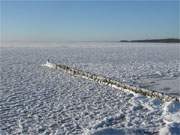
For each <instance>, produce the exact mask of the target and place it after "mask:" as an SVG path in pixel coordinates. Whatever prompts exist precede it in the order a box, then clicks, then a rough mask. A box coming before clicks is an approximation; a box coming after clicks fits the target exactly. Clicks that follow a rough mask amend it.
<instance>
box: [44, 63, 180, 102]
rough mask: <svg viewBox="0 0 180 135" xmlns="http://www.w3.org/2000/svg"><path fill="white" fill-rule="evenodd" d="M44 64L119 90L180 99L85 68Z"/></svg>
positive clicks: (162, 98)
mask: <svg viewBox="0 0 180 135" xmlns="http://www.w3.org/2000/svg"><path fill="white" fill-rule="evenodd" d="M44 66H47V67H50V68H54V69H59V70H63V71H64V72H66V73H69V74H71V75H73V76H76V77H81V78H84V79H88V80H92V81H95V82H97V83H99V84H103V85H107V86H110V87H113V88H115V89H119V90H123V91H130V92H134V93H138V94H141V95H144V96H148V97H153V98H158V99H160V100H163V101H170V100H172V99H175V100H178V101H179V99H178V98H177V97H174V96H170V95H166V94H165V93H161V92H157V91H153V90H147V89H144V88H139V87H134V86H130V85H128V84H125V83H122V82H119V81H117V80H113V79H111V78H108V77H105V76H102V75H97V74H92V73H90V72H85V71H83V70H79V69H75V68H72V67H70V66H67V65H63V64H52V63H49V62H47V63H46V64H45V65H44Z"/></svg>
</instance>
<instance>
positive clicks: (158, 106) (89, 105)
mask: <svg viewBox="0 0 180 135" xmlns="http://www.w3.org/2000/svg"><path fill="white" fill-rule="evenodd" d="M8 46H9V47H2V48H1V50H0V65H1V69H0V73H1V75H0V77H1V79H0V134H2V135H3V134H34V135H36V134H56V135H61V134H84V135H89V134H93V135H107V134H108V135H109V134H114V135H117V134H120V135H121V134H127V135H129V134H133V135H134V134H137V135H141V134H150V135H151V134H161V135H164V134H173V135H176V134H177V135H178V134H180V103H179V102H177V101H171V102H166V103H163V102H162V101H160V100H158V99H152V98H148V97H144V96H141V95H138V94H133V93H127V92H123V91H120V90H116V89H113V88H111V87H108V86H104V85H99V84H97V83H95V82H93V81H89V80H85V79H82V78H78V77H73V76H71V75H69V74H67V73H64V72H62V71H59V70H55V69H50V68H47V67H42V66H41V65H42V64H44V63H45V62H46V60H47V59H50V61H51V62H52V63H59V64H66V65H69V66H71V67H75V68H77V69H82V70H84V71H89V72H91V73H96V74H100V75H103V76H107V77H110V78H113V79H116V80H119V81H122V82H125V83H127V84H130V85H133V86H138V87H143V88H147V89H153V90H157V91H161V92H165V93H167V94H170V95H175V96H177V97H179V96H180V88H179V79H180V67H179V64H180V54H179V53H180V46H179V45H178V44H150V43H146V44H144V43H137V44H136V43H133V44H132V43H94V42H91V43H90V42H89V43H83V42H82V43H68V44H67V43H59V44H58V43H57V44H54V43H53V44H50V43H49V44H47V45H44V44H30V45H26V46H29V47H25V48H24V47H22V46H23V45H22V46H21V45H18V44H10V45H8Z"/></svg>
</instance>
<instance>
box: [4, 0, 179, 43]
mask: <svg viewBox="0 0 180 135" xmlns="http://www.w3.org/2000/svg"><path fill="white" fill-rule="evenodd" d="M178 10H179V1H178V0H177V1H174V0H172V1H167V0H164V1H163V0H160V1H155V0H153V1H145V0H143V1H140V0H139V1H137V0H136V1H135V0H134V1H132V0H131V1H129V0H128V1H84V2H83V1H51V2H50V1H28V2H27V1H15V2H13V1H1V28H2V30H1V37H2V38H1V39H2V40H23V41H24V40H25V41H26V40H27V41H29V40H34V41H119V40H122V39H146V38H168V37H173V38H175V37H178V36H179V33H178V31H179V20H180V19H179V17H180V16H179V14H178V12H179V11H178Z"/></svg>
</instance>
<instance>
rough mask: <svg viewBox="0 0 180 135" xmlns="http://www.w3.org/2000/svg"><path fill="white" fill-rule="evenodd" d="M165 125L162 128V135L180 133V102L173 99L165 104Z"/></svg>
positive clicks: (177, 134)
mask: <svg viewBox="0 0 180 135" xmlns="http://www.w3.org/2000/svg"><path fill="white" fill-rule="evenodd" d="M163 116H164V119H163V121H164V122H165V127H163V128H162V129H160V135H171V134H172V135H179V134H180V102H179V101H177V100H172V101H171V102H167V103H165V104H164V112H163Z"/></svg>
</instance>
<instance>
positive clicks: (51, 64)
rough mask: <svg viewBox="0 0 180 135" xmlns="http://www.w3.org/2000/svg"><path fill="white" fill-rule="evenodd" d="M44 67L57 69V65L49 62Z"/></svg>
mask: <svg viewBox="0 0 180 135" xmlns="http://www.w3.org/2000/svg"><path fill="white" fill-rule="evenodd" d="M42 66H45V67H49V68H56V64H53V63H50V62H49V61H47V62H46V64H42Z"/></svg>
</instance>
